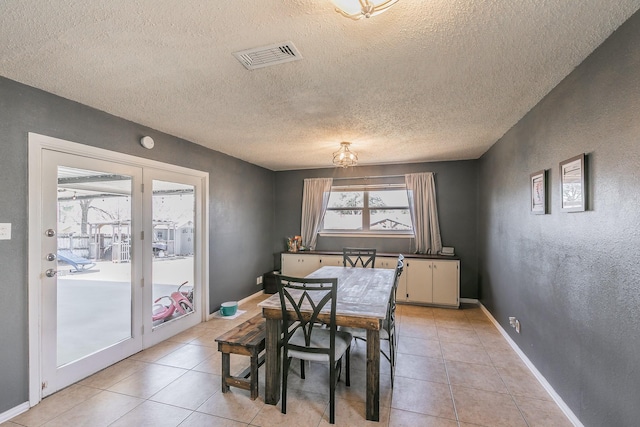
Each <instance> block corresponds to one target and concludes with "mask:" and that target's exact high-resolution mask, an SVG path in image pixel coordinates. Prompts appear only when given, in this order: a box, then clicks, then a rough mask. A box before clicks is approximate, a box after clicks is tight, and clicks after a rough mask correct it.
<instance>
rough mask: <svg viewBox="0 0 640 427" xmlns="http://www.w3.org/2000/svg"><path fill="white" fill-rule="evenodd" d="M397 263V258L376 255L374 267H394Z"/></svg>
mask: <svg viewBox="0 0 640 427" xmlns="http://www.w3.org/2000/svg"><path fill="white" fill-rule="evenodd" d="M397 263H398V258H392V257H380V258H378V257H376V264H375V266H376V268H390V269H395V268H396V264H397Z"/></svg>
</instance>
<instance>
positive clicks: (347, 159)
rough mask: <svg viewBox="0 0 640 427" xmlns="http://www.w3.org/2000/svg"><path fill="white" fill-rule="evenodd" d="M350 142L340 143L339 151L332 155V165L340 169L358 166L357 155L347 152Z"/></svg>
mask: <svg viewBox="0 0 640 427" xmlns="http://www.w3.org/2000/svg"><path fill="white" fill-rule="evenodd" d="M350 145H351V143H350V142H341V143H340V149H339V150H338V151H336V152H335V153H333V164H334V165H336V166H340V167H342V168H348V167H350V166H355V165H357V164H358V155H357V154H356V153H354V152H353V151H351V150H349V146H350Z"/></svg>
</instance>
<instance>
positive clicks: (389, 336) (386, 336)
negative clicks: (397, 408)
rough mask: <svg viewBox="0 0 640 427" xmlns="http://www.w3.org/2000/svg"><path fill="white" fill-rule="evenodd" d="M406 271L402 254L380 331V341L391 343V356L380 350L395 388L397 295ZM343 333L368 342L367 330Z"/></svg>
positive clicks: (349, 330)
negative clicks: (387, 364) (389, 369)
mask: <svg viewBox="0 0 640 427" xmlns="http://www.w3.org/2000/svg"><path fill="white" fill-rule="evenodd" d="M403 270H404V256H403V255H402V254H400V255H399V256H398V262H397V264H396V269H395V274H394V276H393V288H392V289H391V295H390V296H389V305H388V306H387V315H386V316H385V318H384V320H383V321H382V328H381V329H380V340H382V341H388V342H389V354H387V353H386V352H385V351H384V349H383V348H382V347H381V348H380V353H382V355H383V356H384V357H385V359H387V360H388V361H389V365H390V366H391V387H393V380H394V378H395V368H396V359H397V355H398V335H397V334H396V293H397V291H398V282H399V281H400V276H401V275H402V272H403ZM340 330H341V331H343V332H348V333H350V334H351V335H352V336H353V338H355V339H356V340H362V341H366V340H367V330H366V329H361V328H348V327H341V328H340Z"/></svg>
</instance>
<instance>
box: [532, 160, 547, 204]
mask: <svg viewBox="0 0 640 427" xmlns="http://www.w3.org/2000/svg"><path fill="white" fill-rule="evenodd" d="M529 185H530V187H531V213H532V214H537V215H544V214H546V213H547V171H546V170H544V169H543V170H541V171H538V172H535V173H532V174H531V176H530V178H529Z"/></svg>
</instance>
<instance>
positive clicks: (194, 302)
mask: <svg viewBox="0 0 640 427" xmlns="http://www.w3.org/2000/svg"><path fill="white" fill-rule="evenodd" d="M200 187H201V180H200V179H199V178H197V177H193V176H188V175H184V174H180V173H175V172H170V171H165V170H159V169H151V168H145V170H144V188H145V192H144V196H145V203H144V206H145V215H144V216H145V218H150V219H151V221H146V223H145V230H144V235H145V236H150V237H149V238H145V248H146V249H147V250H146V251H145V253H146V254H147V255H146V256H145V259H146V261H147V262H146V263H145V266H144V267H145V278H147V277H150V278H151V283H150V284H148V283H147V282H149V281H147V280H145V287H144V288H145V290H146V291H147V292H146V293H145V296H146V297H147V298H146V299H145V303H144V308H143V312H144V319H145V327H144V330H145V333H144V335H143V340H144V342H143V344H144V347H145V348H146V347H149V346H152V345H154V344H156V343H158V342H160V341H163V340H165V339H167V338H169V337H171V336H173V335H175V334H176V333H178V332H180V331H182V330H184V329H185V328H188V327H191V326H194V325H196V324H198V323H199V322H200V321H201V320H202V318H203V317H202V310H201V309H200V307H202V292H201V290H200V289H201V288H200V287H198V286H194V285H195V284H199V283H203V277H202V269H201V268H197V266H198V265H202V264H204V263H203V259H202V251H198V250H197V248H198V243H199V240H200V239H201V233H202V231H201V230H202V228H203V227H202V224H203V217H202V214H201V212H202V211H203V206H202V197H198V194H200V193H201V191H200ZM147 189H149V190H150V191H149V190H147ZM149 292H150V293H149Z"/></svg>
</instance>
